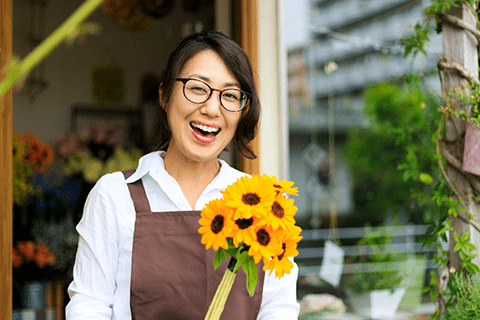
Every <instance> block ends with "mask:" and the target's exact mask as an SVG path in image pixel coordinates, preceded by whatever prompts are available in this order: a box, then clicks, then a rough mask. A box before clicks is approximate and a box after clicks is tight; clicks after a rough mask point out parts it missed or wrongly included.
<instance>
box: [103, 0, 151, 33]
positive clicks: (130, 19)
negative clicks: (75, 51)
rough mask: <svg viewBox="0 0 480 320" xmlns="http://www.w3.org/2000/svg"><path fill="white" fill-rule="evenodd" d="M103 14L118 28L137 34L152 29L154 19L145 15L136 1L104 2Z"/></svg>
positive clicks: (111, 0)
mask: <svg viewBox="0 0 480 320" xmlns="http://www.w3.org/2000/svg"><path fill="white" fill-rule="evenodd" d="M102 9H103V12H105V14H106V15H107V16H108V17H109V18H110V20H111V21H112V22H113V23H114V24H115V25H116V26H117V27H119V28H121V29H124V30H126V31H129V32H134V33H138V32H141V31H143V30H146V29H149V28H151V27H153V26H154V25H155V23H156V20H155V18H153V17H152V16H150V15H148V14H146V13H145V12H144V11H143V10H142V7H141V6H139V4H138V1H137V0H105V2H104V3H103V4H102Z"/></svg>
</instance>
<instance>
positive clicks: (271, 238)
mask: <svg viewBox="0 0 480 320" xmlns="http://www.w3.org/2000/svg"><path fill="white" fill-rule="evenodd" d="M281 234H282V232H281V230H274V229H272V227H270V226H258V227H256V228H255V236H256V237H255V240H254V241H253V242H252V244H251V245H250V249H249V250H248V254H249V255H250V256H252V257H253V260H254V261H255V263H258V262H259V261H260V259H261V258H264V259H269V258H270V257H272V256H275V255H278V254H280V253H281V249H282V247H281V243H280V236H281Z"/></svg>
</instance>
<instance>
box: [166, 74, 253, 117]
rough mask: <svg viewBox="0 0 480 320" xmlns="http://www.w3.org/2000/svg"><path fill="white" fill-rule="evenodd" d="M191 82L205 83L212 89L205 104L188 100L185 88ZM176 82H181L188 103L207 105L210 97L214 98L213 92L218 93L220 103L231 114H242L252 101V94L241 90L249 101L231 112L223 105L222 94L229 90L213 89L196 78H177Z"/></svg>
mask: <svg viewBox="0 0 480 320" xmlns="http://www.w3.org/2000/svg"><path fill="white" fill-rule="evenodd" d="M189 80H195V81H199V82H201V83H203V84H204V85H206V86H207V87H208V88H209V89H210V94H209V95H208V97H207V99H205V101H203V102H194V101H192V100H190V99H188V98H187V95H186V93H185V86H186V84H187V81H189ZM175 81H180V82H181V83H182V84H183V96H184V97H185V99H187V100H188V101H190V102H191V103H195V104H201V103H205V102H206V101H208V99H210V97H211V96H212V94H213V91H217V92H218V100H219V101H220V105H221V106H222V107H223V109H225V110H227V111H230V112H240V111H242V110H243V109H244V108H245V106H246V105H247V103H248V101H249V100H250V94H249V93H248V92H245V91H243V90H239V89H238V90H239V91H240V92H241V93H243V94H244V95H245V96H246V97H247V100H246V101H245V104H244V105H243V106H242V107H241V108H240V109H238V110H231V109H228V108H226V107H225V106H224V105H223V103H222V94H223V93H224V92H225V91H226V90H229V89H231V88H229V89H225V90H220V89H215V88H212V87H210V85H209V84H208V83H206V82H205V81H202V80H199V79H195V78H175Z"/></svg>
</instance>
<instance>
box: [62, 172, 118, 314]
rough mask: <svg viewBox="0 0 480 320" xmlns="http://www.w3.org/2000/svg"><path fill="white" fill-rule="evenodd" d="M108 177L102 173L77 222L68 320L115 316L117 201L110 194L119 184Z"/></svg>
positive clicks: (69, 290) (67, 308) (67, 312)
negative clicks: (115, 213)
mask: <svg viewBox="0 0 480 320" xmlns="http://www.w3.org/2000/svg"><path fill="white" fill-rule="evenodd" d="M108 180H109V178H108V176H105V177H102V178H101V179H100V180H99V181H98V182H97V184H96V185H95V187H94V188H93V189H92V191H91V192H90V194H89V196H88V198H87V201H86V202H85V207H84V212H83V216H82V219H81V221H80V222H79V224H78V225H77V231H78V233H79V241H78V249H77V255H76V260H75V265H74V269H73V281H72V283H71V284H70V286H69V288H68V294H69V296H70V302H69V303H68V305H67V307H66V319H68V320H81V319H89V320H91V319H98V320H101V319H111V318H112V306H113V303H114V291H115V274H116V269H117V265H118V244H117V239H116V237H117V235H116V234H117V223H116V219H115V217H114V211H113V210H114V208H113V203H114V202H112V199H111V197H110V196H109V193H110V194H111V193H112V188H114V186H115V185H114V184H113V185H112V183H111V182H110V183H109V182H108ZM108 191H110V192H108ZM113 193H114V192H113Z"/></svg>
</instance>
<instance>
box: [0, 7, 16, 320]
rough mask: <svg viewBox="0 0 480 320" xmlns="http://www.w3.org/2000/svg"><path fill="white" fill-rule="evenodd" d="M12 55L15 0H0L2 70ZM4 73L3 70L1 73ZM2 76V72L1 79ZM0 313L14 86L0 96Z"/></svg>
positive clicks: (8, 310) (8, 293)
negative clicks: (13, 4) (13, 2)
mask: <svg viewBox="0 0 480 320" xmlns="http://www.w3.org/2000/svg"><path fill="white" fill-rule="evenodd" d="M11 58H12V0H0V72H2V70H4V69H3V68H4V67H5V66H6V65H7V63H8V62H9V61H10V59H11ZM0 74H1V73H0ZM2 78H3V76H1V75H0V80H1V79H2ZM0 122H1V123H0V141H1V146H0V184H1V186H0V288H1V289H0V290H1V294H0V315H1V319H11V318H12V224H13V218H12V207H13V206H12V170H13V169H12V140H13V131H12V126H13V124H12V90H11V89H10V90H9V91H8V92H7V93H6V94H5V95H4V96H3V97H2V98H1V99H0Z"/></svg>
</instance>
